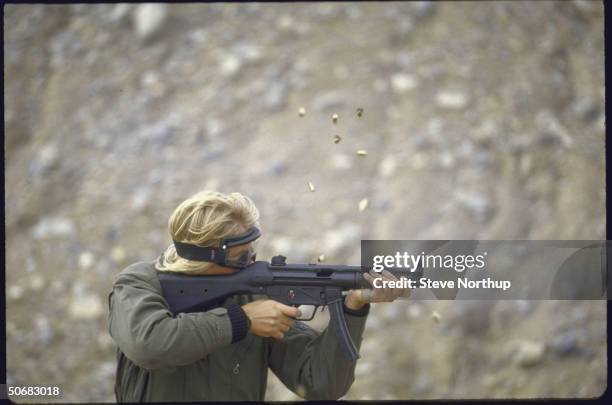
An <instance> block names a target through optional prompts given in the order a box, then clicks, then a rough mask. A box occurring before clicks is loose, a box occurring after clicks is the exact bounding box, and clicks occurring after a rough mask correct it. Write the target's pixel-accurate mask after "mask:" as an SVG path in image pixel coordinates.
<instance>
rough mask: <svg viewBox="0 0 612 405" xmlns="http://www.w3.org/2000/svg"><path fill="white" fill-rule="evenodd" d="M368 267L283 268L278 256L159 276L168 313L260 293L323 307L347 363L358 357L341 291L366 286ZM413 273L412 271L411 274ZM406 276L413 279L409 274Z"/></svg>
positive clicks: (286, 301) (198, 309) (195, 309)
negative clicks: (222, 270)
mask: <svg viewBox="0 0 612 405" xmlns="http://www.w3.org/2000/svg"><path fill="white" fill-rule="evenodd" d="M369 270H370V268H368V267H364V266H345V265H331V264H287V263H286V258H285V257H284V256H280V255H279V256H274V257H273V258H272V261H271V262H270V263H268V262H265V261H256V262H254V263H253V264H251V265H249V266H247V267H245V268H244V269H242V270H240V271H238V272H236V273H233V274H230V275H211V276H208V275H198V276H190V275H179V274H169V273H162V274H160V275H159V280H160V282H161V285H162V291H163V295H164V298H165V299H166V301H167V302H168V304H169V306H170V310H171V311H172V313H173V314H174V315H176V314H178V313H181V312H187V313H188V312H202V311H207V310H210V309H212V308H215V307H218V306H219V305H221V303H222V302H223V301H225V300H226V299H227V298H229V297H230V296H233V295H239V294H262V295H267V296H268V297H269V298H270V299H273V300H276V301H278V302H281V303H283V304H285V305H293V306H296V307H297V306H299V305H313V306H314V307H315V310H314V311H313V313H312V316H311V317H310V318H309V319H299V320H305V321H309V320H311V319H312V318H314V314H315V313H316V310H317V308H319V307H320V306H327V307H328V308H329V313H330V322H331V324H332V325H333V327H334V329H335V332H336V336H337V337H338V341H339V342H340V347H341V348H342V350H343V352H344V353H345V355H346V356H347V357H348V358H349V359H350V360H351V361H354V360H357V359H358V358H359V353H358V352H357V349H356V347H355V344H354V343H353V340H352V339H351V335H350V334H349V331H348V328H347V326H346V320H345V318H344V312H343V310H342V303H343V296H342V292H343V291H348V290H351V289H362V288H372V287H371V286H370V284H369V283H368V282H367V281H366V280H365V279H364V278H363V273H365V272H368V271H369ZM415 274H416V273H415ZM411 277H416V275H413V276H411Z"/></svg>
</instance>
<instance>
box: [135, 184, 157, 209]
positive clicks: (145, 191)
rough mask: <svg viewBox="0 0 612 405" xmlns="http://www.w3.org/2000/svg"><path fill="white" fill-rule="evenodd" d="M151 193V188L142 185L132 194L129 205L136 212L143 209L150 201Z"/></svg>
mask: <svg viewBox="0 0 612 405" xmlns="http://www.w3.org/2000/svg"><path fill="white" fill-rule="evenodd" d="M152 195H153V192H152V190H151V189H150V188H149V187H142V188H140V189H138V190H136V191H135V192H134V194H132V198H131V201H130V207H131V208H132V210H134V211H136V212H142V211H144V210H145V209H146V208H147V207H148V206H149V203H150V201H151V196H152Z"/></svg>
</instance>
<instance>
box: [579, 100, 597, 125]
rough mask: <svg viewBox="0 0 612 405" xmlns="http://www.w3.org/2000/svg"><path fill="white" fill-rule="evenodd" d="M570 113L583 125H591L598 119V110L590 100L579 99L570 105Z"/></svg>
mask: <svg viewBox="0 0 612 405" xmlns="http://www.w3.org/2000/svg"><path fill="white" fill-rule="evenodd" d="M572 112H573V113H574V115H576V117H577V118H579V119H581V120H582V121H584V122H585V123H592V122H595V120H596V119H597V117H599V113H600V109H599V106H598V105H597V104H595V103H594V102H593V101H592V100H590V99H587V98H581V99H579V100H576V102H574V103H573V104H572Z"/></svg>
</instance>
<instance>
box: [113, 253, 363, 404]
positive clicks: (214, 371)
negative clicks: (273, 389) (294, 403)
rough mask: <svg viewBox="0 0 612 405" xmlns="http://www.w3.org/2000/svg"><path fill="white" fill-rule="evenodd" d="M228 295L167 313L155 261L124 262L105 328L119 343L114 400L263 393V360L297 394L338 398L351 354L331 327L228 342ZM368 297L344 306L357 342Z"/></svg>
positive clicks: (297, 327)
mask: <svg viewBox="0 0 612 405" xmlns="http://www.w3.org/2000/svg"><path fill="white" fill-rule="evenodd" d="M250 300H251V298H249V297H246V296H239V297H234V298H230V299H228V300H227V301H226V302H225V303H224V304H223V306H221V307H219V308H215V309H213V310H210V311H207V312H199V313H188V314H184V313H181V314H178V315H177V316H176V317H174V316H173V315H172V313H171V312H170V310H169V307H168V304H167V302H166V301H165V299H164V298H163V296H162V293H161V285H160V282H159V278H158V276H157V270H155V267H154V262H141V263H136V264H134V265H131V266H129V267H128V268H126V269H125V270H123V271H122V272H121V273H120V274H119V275H118V276H117V277H116V279H115V283H114V285H113V290H112V292H111V293H110V295H109V331H110V334H111V336H112V337H113V339H114V340H115V342H116V344H117V346H118V348H117V362H118V364H117V377H116V382H115V395H116V397H117V401H118V402H141V401H147V402H176V401H222V400H234V401H236V400H243V401H244V400H247V401H248V400H257V401H262V400H264V395H265V392H266V382H267V374H268V368H270V369H271V370H272V371H273V372H274V374H276V376H277V377H278V378H279V379H280V380H281V381H282V382H283V383H284V384H285V386H287V388H289V389H290V390H291V391H293V392H294V393H296V394H297V395H299V396H301V397H303V398H306V399H337V398H340V397H341V396H343V395H345V394H346V392H347V391H348V390H349V388H350V386H351V384H352V383H353V380H354V371H355V365H356V362H351V361H349V360H348V359H347V358H346V357H345V356H344V354H343V353H342V352H341V348H340V347H339V345H338V341H337V339H336V336H335V333H334V331H333V328H332V327H331V326H330V327H328V328H327V329H326V330H325V331H324V332H323V333H319V332H317V331H315V330H314V329H312V328H310V327H309V326H307V325H305V324H304V323H302V322H295V324H294V325H293V327H292V328H291V329H290V330H289V331H288V332H287V333H286V334H285V337H284V338H283V339H282V340H275V339H271V338H263V337H259V336H256V335H253V334H251V333H247V334H246V337H244V338H243V339H242V340H239V341H238V342H236V343H231V342H232V323H231V320H230V317H229V316H228V311H227V309H226V307H227V306H228V305H230V304H232V303H234V304H235V303H237V304H239V305H243V304H245V303H247V302H249V301H250ZM368 311H369V305H368V306H366V307H364V308H363V309H362V310H361V311H350V310H348V309H347V308H346V307H345V316H346V322H347V325H348V328H349V331H350V334H351V336H352V338H353V341H354V342H355V345H356V346H357V348H359V347H360V345H361V336H362V333H363V330H364V328H365V322H366V317H367V313H368Z"/></svg>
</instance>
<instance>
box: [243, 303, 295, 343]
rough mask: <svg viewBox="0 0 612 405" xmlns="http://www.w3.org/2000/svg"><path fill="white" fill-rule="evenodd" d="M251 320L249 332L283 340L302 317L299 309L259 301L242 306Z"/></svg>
mask: <svg viewBox="0 0 612 405" xmlns="http://www.w3.org/2000/svg"><path fill="white" fill-rule="evenodd" d="M242 309H243V310H244V312H245V313H246V315H247V316H248V317H249V319H250V320H251V329H250V330H249V332H251V333H253V334H255V335H257V336H262V337H272V338H275V339H282V338H283V336H284V334H285V332H287V331H288V330H289V328H291V326H292V325H293V323H294V322H295V318H298V317H300V316H301V315H302V313H301V312H300V310H299V309H297V308H295V307H290V306H288V305H284V304H281V303H280V302H278V301H274V300H257V301H253V302H249V303H248V304H246V305H243V306H242Z"/></svg>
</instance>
